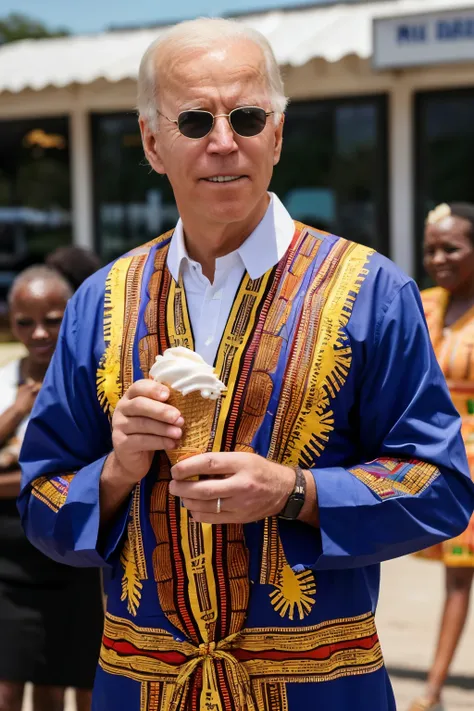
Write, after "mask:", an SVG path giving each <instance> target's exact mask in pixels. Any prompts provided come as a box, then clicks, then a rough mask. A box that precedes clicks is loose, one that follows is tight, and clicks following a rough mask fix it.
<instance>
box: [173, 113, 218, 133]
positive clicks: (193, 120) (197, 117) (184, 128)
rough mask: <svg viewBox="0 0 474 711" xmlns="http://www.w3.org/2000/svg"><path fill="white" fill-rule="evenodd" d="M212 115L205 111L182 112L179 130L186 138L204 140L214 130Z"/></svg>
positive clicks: (179, 117) (179, 118) (179, 119)
mask: <svg viewBox="0 0 474 711" xmlns="http://www.w3.org/2000/svg"><path fill="white" fill-rule="evenodd" d="M212 121H213V118H212V115H211V114H208V113H207V112H205V111H182V112H181V113H180V115H179V116H178V128H179V130H180V131H181V133H182V134H183V136H186V138H204V136H207V134H208V133H209V131H210V130H211V128H212Z"/></svg>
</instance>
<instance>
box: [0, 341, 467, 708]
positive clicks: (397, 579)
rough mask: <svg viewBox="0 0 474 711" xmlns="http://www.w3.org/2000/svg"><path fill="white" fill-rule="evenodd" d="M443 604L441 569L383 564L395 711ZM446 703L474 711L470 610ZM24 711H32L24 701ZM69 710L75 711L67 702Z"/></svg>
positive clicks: (415, 676)
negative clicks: (395, 698)
mask: <svg viewBox="0 0 474 711" xmlns="http://www.w3.org/2000/svg"><path fill="white" fill-rule="evenodd" d="M19 353H20V351H19V349H18V347H17V346H15V345H10V344H1V345H0V366H1V365H2V364H3V363H4V362H6V361H7V360H8V359H10V358H12V357H18V355H19ZM442 601H443V570H442V568H441V566H439V565H437V564H435V563H429V562H426V561H422V560H418V559H415V558H412V557H409V558H402V559H399V560H395V561H391V562H390V563H386V564H384V566H383V568H382V587H381V596H380V604H379V609H378V614H377V623H378V629H379V633H380V638H381V641H382V647H383V650H384V655H385V660H386V663H387V666H388V667H389V670H390V673H391V677H392V681H393V686H394V689H395V694H396V697H397V704H398V711H406V709H407V706H408V704H409V702H410V700H411V699H412V698H413V697H415V696H417V695H418V694H419V693H420V692H421V690H422V689H423V679H424V676H425V673H426V669H427V668H428V666H429V663H430V660H431V657H432V653H433V649H434V644H435V640H436V634H437V628H438V620H439V613H440V610H441V605H442ZM444 700H445V706H446V711H468V710H469V711H473V710H474V610H471V616H470V619H469V622H468V625H467V628H466V631H465V634H464V637H463V640H462V643H461V645H460V648H459V650H458V654H457V656H456V659H455V661H454V664H453V668H452V674H451V678H450V681H449V684H448V686H447V687H446V692H445V697H444ZM24 711H31V705H30V703H29V700H28V698H27V699H26V703H25V707H24ZM67 711H75V707H74V704H73V703H72V700H71V699H69V702H68V705H67ZM325 711H326V710H325ZM327 711H330V710H329V709H328V710H327ZM344 711H345V710H344ZM348 711H349V710H348Z"/></svg>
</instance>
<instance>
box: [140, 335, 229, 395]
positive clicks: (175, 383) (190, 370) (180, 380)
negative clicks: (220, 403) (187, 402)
mask: <svg viewBox="0 0 474 711" xmlns="http://www.w3.org/2000/svg"><path fill="white" fill-rule="evenodd" d="M150 376H151V377H152V378H153V380H156V382H158V383H163V384H164V385H168V387H170V388H172V389H173V390H177V391H178V392H179V393H181V394H182V395H189V394H190V393H195V392H199V393H200V395H201V397H202V398H205V399H209V400H217V399H218V398H219V397H220V395H221V393H222V392H223V391H224V390H225V389H226V387H225V385H224V383H223V382H221V381H220V380H219V378H218V377H217V375H216V374H215V373H214V369H213V368H212V366H211V365H208V364H207V363H206V361H205V360H204V359H203V358H201V356H200V355H199V354H198V353H195V352H194V351H191V350H190V349H189V348H184V347H183V346H176V347H174V348H168V349H167V350H166V351H165V352H164V353H163V355H159V356H157V357H156V360H155V363H154V365H153V366H152V367H151V370H150Z"/></svg>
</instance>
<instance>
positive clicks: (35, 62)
mask: <svg viewBox="0 0 474 711" xmlns="http://www.w3.org/2000/svg"><path fill="white" fill-rule="evenodd" d="M465 7H472V0H423V2H420V0H379V1H378V2H360V3H354V2H352V3H351V2H347V3H342V4H336V5H326V6H323V7H321V6H316V7H309V8H300V9H287V10H278V11H270V12H262V13H259V14H252V15H246V16H239V18H238V20H239V21H241V22H244V23H245V24H247V25H249V26H251V27H254V28H255V29H258V30H260V31H261V32H263V34H264V35H266V37H267V38H268V39H269V41H270V42H271V44H272V46H273V48H274V51H275V54H276V57H277V59H278V62H279V64H280V65H290V66H301V65H303V64H306V62H308V61H310V60H311V59H315V58H322V59H324V60H325V61H327V62H337V61H339V60H340V59H342V58H343V57H345V56H348V55H357V56H359V57H362V58H367V57H370V56H371V55H372V45H373V37H372V24H373V20H374V19H375V18H377V17H393V16H403V15H409V14H416V13H420V12H430V11H439V10H452V9H455V8H459V9H462V8H465ZM165 29H166V28H165V27H158V28H156V27H155V28H150V29H141V30H126V31H113V32H104V33H98V34H94V35H78V36H71V37H64V38H56V39H45V40H23V41H20V42H14V43H12V44H7V45H5V46H3V47H0V92H5V91H10V92H20V91H23V90H24V89H34V90H41V89H44V88H46V87H47V86H54V87H58V88H60V87H65V86H68V85H70V84H75V83H78V84H90V83H92V82H94V81H96V80H99V79H105V80H106V81H110V82H119V81H122V80H125V79H135V78H136V77H137V73H138V66H139V62H140V59H141V56H142V55H143V52H144V51H145V49H146V47H147V46H148V45H149V44H150V43H151V42H152V41H153V40H154V39H156V38H157V37H158V36H159V34H160V33H162V32H163V31H164V30H165Z"/></svg>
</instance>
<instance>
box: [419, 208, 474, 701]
mask: <svg viewBox="0 0 474 711" xmlns="http://www.w3.org/2000/svg"><path fill="white" fill-rule="evenodd" d="M424 266H425V269H426V271H427V272H428V274H429V276H430V277H431V278H432V279H433V281H434V282H435V283H436V284H437V286H435V287H434V288H432V289H426V290H425V291H423V292H422V294H421V296H422V301H423V307H424V310H425V315H426V319H427V322H428V328H429V331H430V336H431V341H432V343H433V347H434V349H435V353H436V356H437V358H438V362H439V364H440V366H441V369H442V371H443V373H444V375H445V377H446V380H447V383H448V387H449V390H450V393H451V397H452V399H453V402H454V405H455V406H456V409H457V410H458V412H459V413H460V415H461V417H462V430H461V432H462V436H463V439H464V444H465V446H466V451H467V456H468V461H469V466H470V470H471V476H473V478H474V350H473V344H474V205H470V204H467V203H452V204H450V205H447V204H442V205H439V206H438V207H437V208H436V209H434V210H432V211H431V212H430V213H429V215H428V218H427V220H426V228H425V240H424ZM420 555H422V556H423V557H426V558H430V559H435V560H439V561H442V562H443V563H444V565H445V566H446V598H445V603H444V609H443V614H442V618H441V626H440V631H439V638H438V643H437V647H436V652H435V657H434V661H433V664H432V666H431V669H430V672H429V674H428V680H427V685H426V690H425V694H424V696H423V697H421V698H419V699H416V700H415V701H414V702H413V704H412V706H411V707H410V711H442V709H443V706H442V704H441V691H442V688H443V685H444V683H445V681H446V677H447V675H448V672H449V667H450V665H451V662H452V660H453V657H454V653H455V651H456V648H457V646H458V643H459V640H460V638H461V634H462V631H463V629H464V625H465V622H466V618H467V614H468V610H469V598H470V593H471V586H472V577H473V572H474V517H473V518H471V520H470V523H469V525H468V527H467V529H466V530H465V531H464V533H462V534H461V535H460V536H457V537H456V538H454V539H451V540H449V541H445V542H444V543H440V544H438V545H436V546H434V547H432V548H429V549H428V550H426V551H423V552H422V553H421V554H420Z"/></svg>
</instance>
